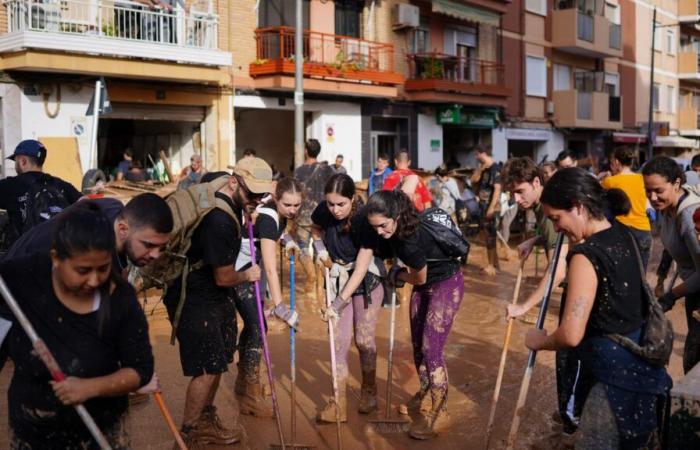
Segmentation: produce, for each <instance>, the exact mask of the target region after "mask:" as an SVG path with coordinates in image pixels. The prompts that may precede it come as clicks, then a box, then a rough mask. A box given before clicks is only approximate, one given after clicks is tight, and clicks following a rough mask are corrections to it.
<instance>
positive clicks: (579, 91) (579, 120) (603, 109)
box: [552, 72, 622, 130]
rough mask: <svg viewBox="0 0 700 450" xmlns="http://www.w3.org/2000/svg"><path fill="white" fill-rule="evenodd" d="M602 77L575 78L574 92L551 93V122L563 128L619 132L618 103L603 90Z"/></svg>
mask: <svg viewBox="0 0 700 450" xmlns="http://www.w3.org/2000/svg"><path fill="white" fill-rule="evenodd" d="M604 81H605V73H603V72H580V73H577V74H576V77H575V82H574V89H570V90H566V91H554V92H553V94H552V99H553V101H554V119H555V120H556V121H557V125H558V126H560V127H563V128H591V129H607V130H615V129H619V128H622V99H621V98H620V97H618V96H614V95H610V94H609V93H608V92H605V89H604V87H605V86H604Z"/></svg>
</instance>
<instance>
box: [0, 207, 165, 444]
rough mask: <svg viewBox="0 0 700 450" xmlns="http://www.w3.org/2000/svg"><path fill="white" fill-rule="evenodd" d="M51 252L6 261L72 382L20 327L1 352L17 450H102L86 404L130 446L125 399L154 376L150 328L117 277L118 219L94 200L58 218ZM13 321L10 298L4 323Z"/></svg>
mask: <svg viewBox="0 0 700 450" xmlns="http://www.w3.org/2000/svg"><path fill="white" fill-rule="evenodd" d="M55 220H57V221H58V223H57V225H56V230H55V233H54V238H53V245H52V249H51V252H50V254H47V255H42V256H37V257H34V258H32V259H15V260H11V261H5V262H3V263H2V265H0V274H1V275H2V276H3V278H4V279H5V281H6V283H7V284H8V286H9V288H10V290H11V292H12V293H13V294H14V296H15V298H16V299H17V302H18V303H19V304H20V305H21V307H22V309H23V310H24V313H25V315H26V316H27V318H28V319H29V321H30V322H31V323H32V325H33V326H34V328H35V329H36V332H37V333H38V335H39V336H40V337H41V338H42V339H43V340H44V342H45V343H46V345H47V347H48V348H49V350H50V351H51V352H52V353H53V355H54V357H55V358H56V361H57V362H58V365H59V366H60V367H61V368H62V369H63V371H64V372H65V374H66V376H67V378H66V379H65V380H63V381H60V382H55V381H51V380H52V378H51V375H50V374H49V372H48V370H47V369H46V368H45V367H44V365H43V363H42V362H41V360H40V359H39V358H38V357H37V356H35V354H34V353H33V351H32V344H31V342H30V340H29V338H28V337H27V336H26V335H25V334H24V331H23V330H22V328H21V327H20V326H19V324H17V323H13V324H12V326H11V328H10V330H9V333H8V334H7V336H6V338H5V340H4V341H3V343H2V347H1V348H0V367H2V364H3V363H4V361H5V360H6V358H7V356H9V357H10V358H11V359H12V360H13V362H14V364H15V371H14V374H13V376H12V382H11V384H10V388H9V391H8V405H9V407H8V415H9V419H10V429H11V433H12V437H11V448H13V449H40V448H41V449H90V448H99V447H98V446H97V444H96V443H95V441H94V440H93V439H92V437H91V436H90V434H89V432H88V430H87V428H86V427H85V425H84V424H83V423H82V421H81V420H80V418H79V416H78V415H77V414H76V412H75V410H74V409H73V408H72V405H76V404H78V403H83V404H84V405H85V407H86V408H87V410H88V411H89V412H90V414H91V415H92V417H93V418H94V419H95V422H96V423H97V425H98V427H99V428H100V429H101V430H102V433H103V434H104V435H105V437H106V438H107V440H108V441H109V443H110V445H111V446H112V448H114V449H126V448H129V439H128V436H127V434H126V430H125V418H126V417H125V416H126V413H127V407H128V400H127V394H128V393H129V392H132V391H136V390H137V389H139V388H140V387H142V386H144V385H146V383H148V382H149V380H151V377H152V376H153V355H152V352H151V344H150V342H149V340H148V325H147V323H146V318H145V316H144V314H143V311H142V309H141V307H140V306H139V304H138V301H137V299H136V296H135V293H134V290H133V289H132V287H131V286H130V285H129V284H128V283H127V282H126V281H123V280H122V279H121V278H120V277H117V276H115V275H113V274H114V272H113V271H112V253H113V252H114V239H115V238H114V231H113V227H112V224H111V222H110V221H109V220H108V219H107V218H106V217H105V216H103V215H102V213H101V212H100V211H99V210H98V209H97V208H96V207H95V206H94V205H91V204H89V203H85V204H83V205H82V206H81V205H80V204H78V205H76V207H75V208H71V209H70V210H69V211H66V213H64V214H62V215H61V216H59V217H57V218H56V219H55ZM3 320H5V321H9V322H14V320H15V319H14V317H13V316H12V314H11V313H10V311H9V310H8V309H7V305H6V304H5V303H4V301H0V321H3Z"/></svg>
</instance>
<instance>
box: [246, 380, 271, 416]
mask: <svg viewBox="0 0 700 450" xmlns="http://www.w3.org/2000/svg"><path fill="white" fill-rule="evenodd" d="M238 407H239V408H240V410H241V414H245V415H247V416H255V417H260V418H263V419H270V418H272V417H275V411H274V409H273V407H272V405H271V404H270V402H268V401H267V400H266V399H265V397H263V395H262V386H261V385H260V380H255V381H254V382H251V381H250V380H249V381H247V382H246V386H245V394H243V397H242V398H241V399H240V401H239V403H238Z"/></svg>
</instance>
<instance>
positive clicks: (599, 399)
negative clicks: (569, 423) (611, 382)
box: [576, 383, 620, 450]
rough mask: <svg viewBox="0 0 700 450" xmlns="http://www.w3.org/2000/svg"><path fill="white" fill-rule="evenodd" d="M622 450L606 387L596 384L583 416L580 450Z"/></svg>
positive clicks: (577, 444)
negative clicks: (618, 449)
mask: <svg viewBox="0 0 700 450" xmlns="http://www.w3.org/2000/svg"><path fill="white" fill-rule="evenodd" d="M612 448H620V433H619V431H618V429H617V421H616V419H615V414H614V413H613V410H612V407H611V406H610V402H609V401H608V395H607V394H606V393H605V386H603V384H602V383H596V385H595V386H594V387H593V389H591V392H590V393H589V394H588V399H587V400H586V405H585V407H584V408H583V413H582V414H581V426H580V427H579V439H578V441H577V442H576V449H578V450H607V449H612Z"/></svg>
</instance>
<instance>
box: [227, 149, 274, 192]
mask: <svg viewBox="0 0 700 450" xmlns="http://www.w3.org/2000/svg"><path fill="white" fill-rule="evenodd" d="M229 168H230V169H232V170H233V173H234V174H235V175H238V176H239V177H241V178H243V181H244V182H245V185H246V187H247V188H248V190H250V192H252V193H253V194H267V193H269V192H272V168H270V166H269V165H268V164H267V163H266V162H265V161H264V160H263V159H261V158H257V157H254V156H253V157H247V158H243V159H241V160H240V161H238V163H237V164H236V165H235V166H232V167H231V166H229Z"/></svg>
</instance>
